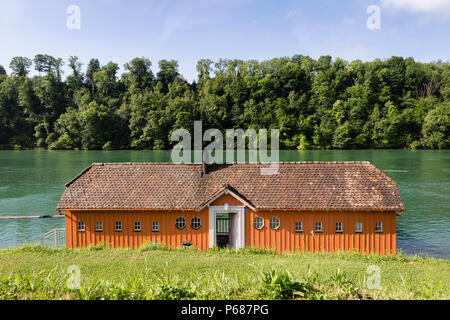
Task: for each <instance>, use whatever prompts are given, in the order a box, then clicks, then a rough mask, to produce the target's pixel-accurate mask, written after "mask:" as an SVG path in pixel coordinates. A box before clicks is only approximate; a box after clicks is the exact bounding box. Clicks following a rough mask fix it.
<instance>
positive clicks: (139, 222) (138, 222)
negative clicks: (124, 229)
mask: <svg viewBox="0 0 450 320" xmlns="http://www.w3.org/2000/svg"><path fill="white" fill-rule="evenodd" d="M136 223H137V225H139V229H136ZM133 231H134V232H141V231H142V222H141V221H134V222H133Z"/></svg>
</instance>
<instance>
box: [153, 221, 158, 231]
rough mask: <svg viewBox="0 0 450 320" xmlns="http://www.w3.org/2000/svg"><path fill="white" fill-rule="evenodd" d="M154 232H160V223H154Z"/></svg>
mask: <svg viewBox="0 0 450 320" xmlns="http://www.w3.org/2000/svg"><path fill="white" fill-rule="evenodd" d="M152 232H159V221H153V222H152Z"/></svg>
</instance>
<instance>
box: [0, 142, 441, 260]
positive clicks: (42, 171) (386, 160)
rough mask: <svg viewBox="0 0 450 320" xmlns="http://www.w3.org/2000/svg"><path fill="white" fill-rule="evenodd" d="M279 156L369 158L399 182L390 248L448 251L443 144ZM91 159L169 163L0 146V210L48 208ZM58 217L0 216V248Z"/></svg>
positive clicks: (30, 238) (147, 154) (142, 156)
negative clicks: (399, 211) (400, 207)
mask: <svg viewBox="0 0 450 320" xmlns="http://www.w3.org/2000/svg"><path fill="white" fill-rule="evenodd" d="M280 160H281V161H370V162H372V163H373V164H374V165H375V166H377V167H378V168H379V169H381V170H382V171H383V172H384V173H385V174H387V175H388V176H389V177H391V178H392V179H394V180H395V181H397V182H398V188H399V192H400V195H401V197H402V200H403V203H404V205H405V207H406V209H407V211H406V212H404V213H403V215H402V216H401V217H398V218H397V248H398V249H399V250H402V251H403V253H405V254H419V255H422V256H433V257H438V258H445V259H449V258H450V181H449V177H450V150H442V151H438V150H414V151H410V150H329V151H328V150H325V151H322V150H317V151H281V152H280ZM93 162H170V152H168V151H0V216H19V215H20V216H24V215H38V216H40V215H48V214H55V213H56V212H55V207H56V205H57V203H58V200H59V197H60V196H61V194H62V192H63V191H64V184H65V183H66V182H68V181H69V180H71V179H72V178H73V177H74V176H75V175H77V174H78V173H79V172H81V170H83V169H84V168H86V167H88V166H89V165H90V164H91V163H93ZM57 227H58V228H63V227H64V221H63V219H14V220H5V219H0V248H7V247H11V246H17V245H20V244H23V243H35V242H37V241H40V240H41V239H42V235H43V234H44V233H45V232H47V231H49V230H51V229H53V228H57Z"/></svg>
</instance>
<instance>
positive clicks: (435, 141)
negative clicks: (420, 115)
mask: <svg viewBox="0 0 450 320" xmlns="http://www.w3.org/2000/svg"><path fill="white" fill-rule="evenodd" d="M449 133H450V103H444V104H441V105H439V106H437V107H436V108H435V109H433V110H431V111H430V112H429V113H428V114H427V116H426V117H425V121H424V124H423V128H422V134H423V145H424V146H425V147H426V148H439V149H444V148H449V147H450V136H449Z"/></svg>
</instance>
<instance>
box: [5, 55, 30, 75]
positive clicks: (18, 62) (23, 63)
mask: <svg viewBox="0 0 450 320" xmlns="http://www.w3.org/2000/svg"><path fill="white" fill-rule="evenodd" d="M31 65H32V62H31V60H30V59H28V58H26V57H14V58H12V60H11V63H10V64H9V67H10V68H11V70H12V73H13V74H14V75H16V76H19V77H21V76H23V77H25V76H26V75H27V74H28V72H29V70H28V69H29V68H30V67H31Z"/></svg>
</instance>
